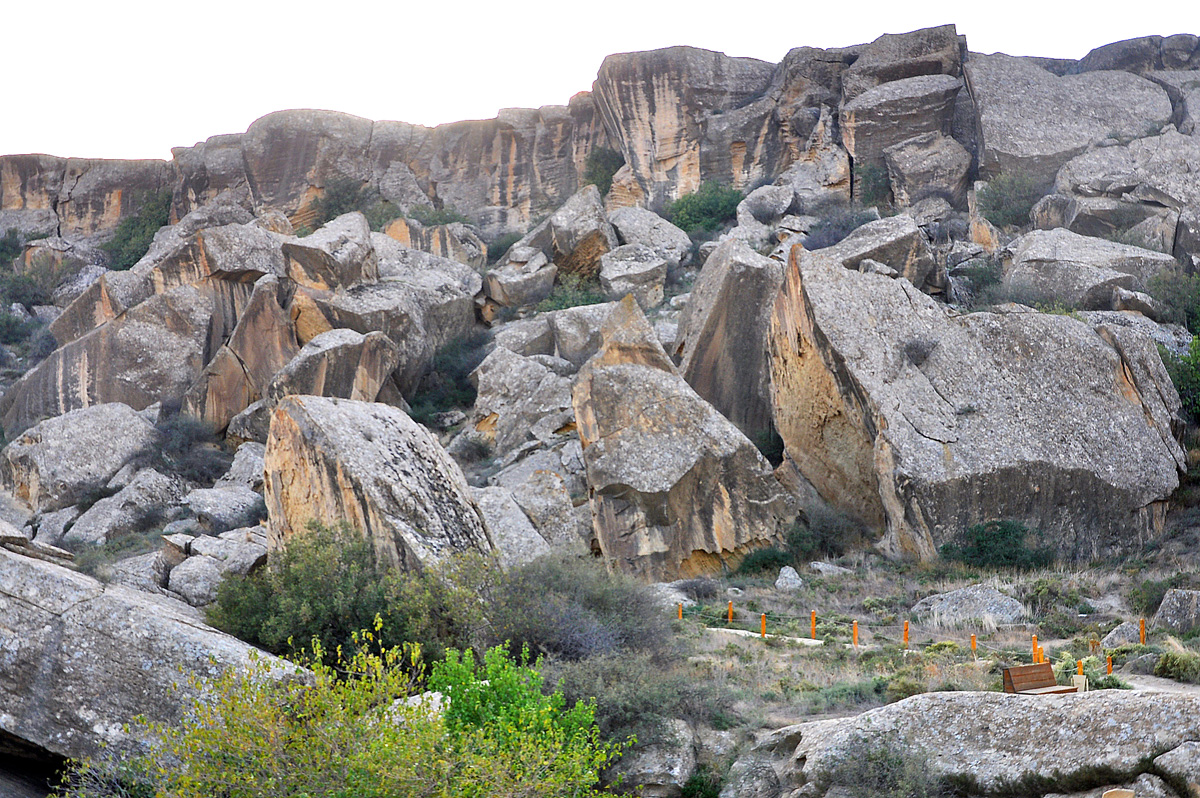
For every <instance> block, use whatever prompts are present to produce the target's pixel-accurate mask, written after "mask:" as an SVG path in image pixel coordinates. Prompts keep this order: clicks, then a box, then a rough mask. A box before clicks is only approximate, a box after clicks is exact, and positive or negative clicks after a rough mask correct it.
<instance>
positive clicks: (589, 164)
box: [583, 147, 625, 197]
mask: <svg viewBox="0 0 1200 798" xmlns="http://www.w3.org/2000/svg"><path fill="white" fill-rule="evenodd" d="M624 165H625V159H624V158H623V157H622V156H621V153H619V152H617V151H616V150H610V149H608V148H607V147H596V148H594V149H593V150H592V151H591V152H589V153H588V157H587V161H586V162H585V164H584V170H583V182H584V184H585V185H586V184H588V183H590V184H592V185H594V186H595V187H596V188H598V189H600V196H601V197H603V196H604V195H605V194H607V193H608V190H609V189H610V188H612V181H613V175H615V174H616V173H617V170H618V169H620V168H621V167H622V166H624Z"/></svg>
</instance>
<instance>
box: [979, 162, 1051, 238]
mask: <svg viewBox="0 0 1200 798" xmlns="http://www.w3.org/2000/svg"><path fill="white" fill-rule="evenodd" d="M1045 194H1046V190H1045V188H1044V187H1043V186H1040V185H1038V183H1037V181H1036V180H1034V179H1033V178H1031V177H1028V176H1026V175H1020V174H1003V175H999V176H998V177H995V178H993V179H992V180H991V181H990V182H988V184H987V186H985V187H984V188H983V189H981V190H980V191H979V193H978V196H977V201H978V203H979V213H980V214H981V215H982V216H983V218H985V219H987V220H988V221H989V222H991V223H992V224H994V225H996V226H997V227H1022V226H1024V225H1027V224H1029V212H1030V211H1031V210H1033V206H1034V203H1036V202H1037V201H1038V200H1039V199H1041V198H1042V197H1043V196H1045Z"/></svg>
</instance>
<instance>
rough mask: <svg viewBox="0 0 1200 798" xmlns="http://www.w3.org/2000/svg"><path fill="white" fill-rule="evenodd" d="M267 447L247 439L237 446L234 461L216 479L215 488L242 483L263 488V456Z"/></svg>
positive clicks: (254, 487) (251, 487)
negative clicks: (223, 473) (222, 474)
mask: <svg viewBox="0 0 1200 798" xmlns="http://www.w3.org/2000/svg"><path fill="white" fill-rule="evenodd" d="M266 451H267V448H266V446H264V445H263V444H261V443H258V442H256V441H247V442H246V443H243V444H242V445H241V446H239V447H238V448H237V451H236V452H234V455H233V463H231V464H230V466H229V470H228V471H226V472H225V475H224V476H222V477H221V478H220V479H218V480H217V481H216V484H214V485H213V487H214V488H224V487H233V486H235V485H242V486H244V487H247V488H250V490H261V489H262V482H263V456H264V455H265V454H266Z"/></svg>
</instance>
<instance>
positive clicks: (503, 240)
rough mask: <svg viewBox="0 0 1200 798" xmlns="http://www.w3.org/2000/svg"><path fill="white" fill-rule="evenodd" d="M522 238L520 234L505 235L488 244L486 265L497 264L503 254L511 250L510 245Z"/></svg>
mask: <svg viewBox="0 0 1200 798" xmlns="http://www.w3.org/2000/svg"><path fill="white" fill-rule="evenodd" d="M522 238H524V236H523V235H522V234H521V233H505V234H504V235H502V236H500V237H499V238H497V239H496V240H495V241H493V242H492V243H490V244H488V263H498V262H499V261H500V259H501V258H503V257H504V255H505V253H507V252H508V251H509V250H510V249H511V248H512V245H513V244H515V243H517V242H518V241H520V240H521V239H522Z"/></svg>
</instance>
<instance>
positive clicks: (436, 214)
mask: <svg viewBox="0 0 1200 798" xmlns="http://www.w3.org/2000/svg"><path fill="white" fill-rule="evenodd" d="M408 218H410V219H415V220H416V221H418V222H420V223H421V224H423V225H425V226H426V227H433V226H436V225H439V224H454V223H455V222H462V223H464V224H470V223H471V220H470V219H468V218H467V217H466V216H463V215H462V214H461V213H459V212H458V211H456V210H455V209H454V208H451V207H449V206H447V207H444V208H433V207H432V206H429V205H414V206H412V207H411V208H409V209H408Z"/></svg>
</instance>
